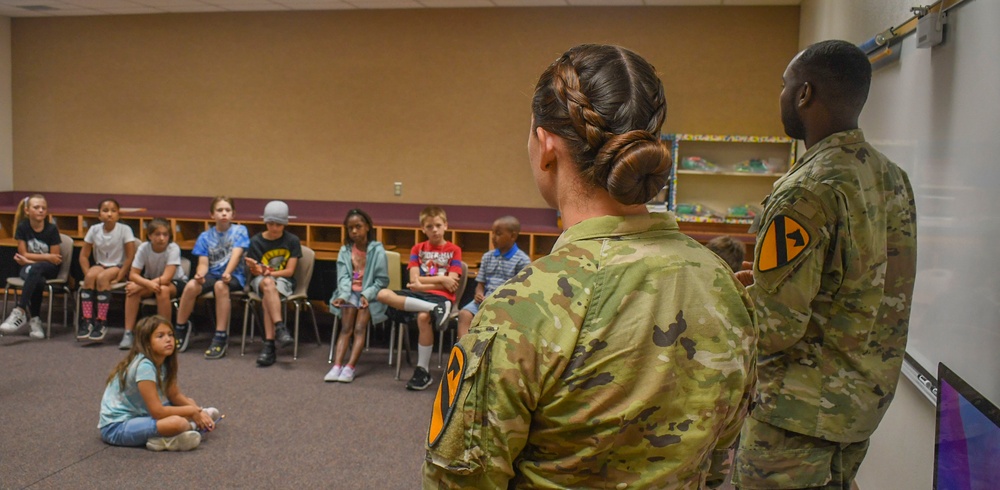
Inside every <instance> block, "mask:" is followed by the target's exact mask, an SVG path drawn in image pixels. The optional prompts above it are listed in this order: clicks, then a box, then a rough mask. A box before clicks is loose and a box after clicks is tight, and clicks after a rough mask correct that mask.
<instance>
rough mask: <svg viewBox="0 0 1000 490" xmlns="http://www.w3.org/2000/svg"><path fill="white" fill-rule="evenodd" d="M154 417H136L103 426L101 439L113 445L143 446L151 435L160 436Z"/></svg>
mask: <svg viewBox="0 0 1000 490" xmlns="http://www.w3.org/2000/svg"><path fill="white" fill-rule="evenodd" d="M159 436H160V433H159V432H157V431H156V420H153V417H136V418H134V419H128V420H126V421H124V422H115V423H113V424H108V425H105V426H104V427H101V440H103V441H104V442H106V443H108V444H111V445H112V446H128V447H141V446H145V445H146V441H147V440H149V438H150V437H159Z"/></svg>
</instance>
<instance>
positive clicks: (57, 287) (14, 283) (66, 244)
mask: <svg viewBox="0 0 1000 490" xmlns="http://www.w3.org/2000/svg"><path fill="white" fill-rule="evenodd" d="M59 238H60V240H61V241H60V243H59V255H61V256H62V262H61V263H60V264H59V273H58V274H56V278H55V279H49V280H47V281H45V285H46V287H47V288H48V293H49V316H48V324H47V325H46V331H45V337H46V338H51V337H52V299H53V297H54V296H55V293H56V292H57V291H58V292H61V293H63V326H66V324H67V322H68V318H69V317H68V311H69V295H70V294H72V292H71V291H70V289H69V282H68V281H69V269H70V265H71V264H72V262H73V239H72V238H70V237H69V235H65V234H62V233H60V234H59ZM11 289H13V290H14V299H15V300H16V299H17V291H18V290H22V289H24V279H21V278H20V277H8V278H7V285H6V287H5V288H4V291H3V317H4V318H6V317H7V294H8V293H9V292H10V290H11Z"/></svg>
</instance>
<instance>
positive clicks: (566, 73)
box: [553, 56, 611, 152]
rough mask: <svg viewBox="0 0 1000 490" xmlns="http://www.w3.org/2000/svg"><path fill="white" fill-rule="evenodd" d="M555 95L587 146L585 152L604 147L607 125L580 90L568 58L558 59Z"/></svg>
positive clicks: (577, 78)
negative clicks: (561, 102) (564, 106)
mask: <svg viewBox="0 0 1000 490" xmlns="http://www.w3.org/2000/svg"><path fill="white" fill-rule="evenodd" d="M553 81H554V82H555V91H556V95H557V96H558V97H559V99H561V100H562V101H563V102H564V103H565V104H566V112H567V113H568V115H569V119H570V121H571V122H572V123H573V129H574V130H575V131H576V133H577V134H578V135H580V137H581V138H582V139H583V141H584V142H585V143H586V144H587V148H586V150H585V151H586V152H589V151H592V150H596V149H598V148H600V147H601V146H602V145H604V142H605V141H607V139H608V137H609V136H611V133H610V132H609V131H607V130H606V129H605V126H606V125H607V123H606V122H605V121H604V117H603V116H601V115H600V114H599V113H598V112H597V111H596V110H594V106H593V105H591V103H590V99H589V98H588V97H587V95H586V94H584V93H583V91H581V89H580V76H579V75H578V74H577V72H576V68H574V67H573V65H572V63H571V61H570V60H569V57H568V56H563V57H562V58H560V59H559V62H558V65H557V73H556V76H555V79H554V80H553Z"/></svg>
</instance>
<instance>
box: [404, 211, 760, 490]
mask: <svg viewBox="0 0 1000 490" xmlns="http://www.w3.org/2000/svg"><path fill="white" fill-rule="evenodd" d="M756 342H757V336H756V327H755V325H754V314H753V309H752V306H751V304H750V297H749V296H748V295H747V294H746V291H745V290H744V289H743V287H742V286H741V285H740V284H739V283H738V282H736V280H735V278H734V276H733V274H732V272H731V271H730V270H729V268H728V266H726V264H725V263H724V262H723V261H722V259H719V258H718V257H717V256H716V255H715V254H713V253H712V252H710V251H708V250H707V249H706V248H704V247H702V246H701V245H699V244H698V243H697V242H695V241H694V240H692V239H691V238H689V237H687V236H686V235H684V234H682V233H681V232H680V231H679V229H678V227H677V222H676V221H675V220H674V219H673V218H672V217H670V216H669V215H666V214H654V215H642V216H632V217H613V216H606V217H600V218H593V219H589V220H586V221H583V222H581V223H579V224H577V225H575V226H573V227H571V228H570V229H568V230H566V231H565V233H563V235H562V236H561V237H560V238H559V240H558V241H557V242H556V244H555V246H554V247H553V251H552V253H551V254H550V255H548V256H546V257H543V258H541V259H539V260H537V261H535V262H534V263H533V264H532V265H531V266H529V267H526V268H525V269H524V270H522V271H521V272H520V273H519V274H518V275H517V276H515V277H514V278H513V279H511V280H510V281H509V282H507V283H506V284H505V285H503V286H501V287H500V288H498V289H497V290H496V291H495V292H494V293H493V295H491V296H490V297H489V298H487V299H486V300H485V301H484V302H483V304H482V306H481V308H480V311H479V314H478V316H476V318H475V320H474V321H473V327H472V329H471V330H470V333H469V334H468V335H466V336H465V337H463V338H462V339H461V341H460V342H459V344H458V345H456V347H455V348H454V349H453V350H452V354H451V358H450V360H449V365H448V369H447V370H446V373H445V376H443V378H444V379H443V380H442V382H441V386H440V387H439V389H438V396H437V398H436V399H435V402H434V409H433V413H432V418H431V424H430V429H429V431H428V441H427V442H428V449H427V456H426V462H425V464H424V488H468V489H495V488H520V487H531V488H679V489H688V488H690V489H694V488H701V487H702V486H703V485H704V484H705V479H706V477H707V474H708V473H709V470H710V466H711V464H712V458H713V457H716V458H718V459H720V460H721V458H719V456H722V455H724V454H725V450H726V448H728V447H729V446H730V445H731V444H732V443H733V441H734V440H735V438H736V436H737V434H738V433H739V430H740V426H741V425H742V422H743V420H744V418H745V417H746V413H747V410H748V406H749V402H750V398H751V395H750V391H751V389H752V387H753V384H754V383H755V376H754V370H755V367H754V365H755V362H756V361H755V359H756V353H755V345H756ZM716 483H721V482H716Z"/></svg>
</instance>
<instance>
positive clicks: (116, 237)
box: [83, 223, 135, 267]
mask: <svg viewBox="0 0 1000 490" xmlns="http://www.w3.org/2000/svg"><path fill="white" fill-rule="evenodd" d="M83 241H84V242H87V243H89V244H91V245H92V246H93V247H94V264H95V265H100V266H102V267H121V266H122V265H123V262H125V244H126V243H129V242H132V241H135V234H133V233H132V228H130V227H128V226H127V225H123V224H121V223H115V227H114V228H113V229H112V230H111V231H110V232H106V231H104V224H103V223H97V224H95V225H94V226H91V227H90V229H88V230H87V236H86V237H84V238H83Z"/></svg>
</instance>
